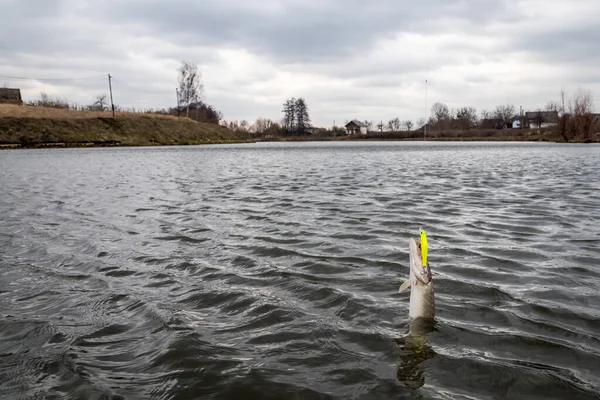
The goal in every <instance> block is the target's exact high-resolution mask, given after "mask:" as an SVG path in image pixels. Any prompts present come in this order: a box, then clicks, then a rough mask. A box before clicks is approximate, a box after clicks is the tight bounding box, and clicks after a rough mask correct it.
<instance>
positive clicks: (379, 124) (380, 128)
mask: <svg viewBox="0 0 600 400" xmlns="http://www.w3.org/2000/svg"><path fill="white" fill-rule="evenodd" d="M383 127H384V125H383V121H381V122H380V123H378V124H377V129H379V132H383Z"/></svg>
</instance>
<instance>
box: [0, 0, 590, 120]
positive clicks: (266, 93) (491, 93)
mask: <svg viewBox="0 0 600 400" xmlns="http://www.w3.org/2000/svg"><path fill="white" fill-rule="evenodd" d="M0 10H1V12H0V27H2V32H3V34H2V36H1V37H0V86H1V85H5V84H7V85H8V86H10V87H21V88H22V90H23V96H24V98H25V100H34V99H35V98H37V97H38V96H39V93H40V92H41V91H44V92H47V93H49V94H55V95H59V96H61V97H66V98H67V99H68V100H69V102H77V103H82V104H90V103H92V102H93V98H94V96H95V95H96V94H97V93H99V92H108V82H107V78H106V75H107V74H108V73H110V74H112V76H113V77H114V78H115V81H114V82H113V91H114V99H115V103H116V104H119V105H122V106H125V107H131V106H135V107H136V108H162V107H169V106H173V105H174V104H175V88H176V86H177V68H178V67H179V65H180V63H181V61H182V60H187V61H192V62H196V63H197V64H198V66H199V68H200V70H201V72H202V74H203V81H204V85H205V94H204V100H205V101H206V102H208V103H209V104H212V105H214V106H215V107H216V108H217V109H219V110H221V111H222V112H223V114H224V116H225V119H228V120H232V119H247V120H249V121H253V120H255V119H256V118H257V117H266V118H271V119H276V120H279V119H280V118H281V109H282V103H283V102H284V101H285V99H286V98H288V97H292V96H295V97H300V96H301V97H304V98H305V99H306V101H307V104H308V107H309V110H310V115H311V118H312V121H313V124H315V125H317V126H331V125H332V124H333V121H335V122H336V124H337V125H338V126H339V125H343V124H344V122H345V121H347V120H350V119H354V118H356V119H360V120H366V119H368V120H375V121H380V120H383V121H384V122H385V121H387V120H389V119H391V118H394V117H399V118H400V119H402V120H406V119H411V120H413V121H415V120H417V119H419V118H421V117H423V116H424V115H425V112H426V105H427V109H429V107H430V106H431V104H432V103H434V102H436V101H439V102H443V103H446V104H447V105H448V106H449V107H451V108H457V107H461V106H466V105H468V106H473V107H476V108H477V110H478V111H479V110H481V109H493V108H494V107H495V106H496V105H499V104H506V103H510V104H514V105H515V106H516V108H517V110H518V109H519V106H523V107H524V108H525V109H537V108H538V107H543V106H544V105H545V103H546V102H547V101H548V100H558V99H559V93H560V90H561V88H564V89H565V90H566V92H567V95H571V94H573V93H574V92H576V91H577V89H578V88H579V87H581V88H583V89H586V90H589V91H591V92H592V94H593V95H594V100H595V109H596V111H600V110H599V109H600V101H599V100H600V68H598V65H600V1H598V0H544V1H538V0H468V1H467V0H419V1H412V0H410V1H409V0H389V1H387V0H372V1H370V2H369V1H368V0H260V1H259V0H212V1H208V0H205V1H203V0H103V1H99V0H98V1H85V0H0ZM7 77H8V78H7ZM13 77H22V78H45V79H47V78H52V79H55V80H47V81H35V80H18V79H14V78H13ZM58 79H63V80H58ZM426 80H427V81H428V84H427V85H426V84H425V81H426ZM426 88H427V90H426ZM426 93H427V95H426Z"/></svg>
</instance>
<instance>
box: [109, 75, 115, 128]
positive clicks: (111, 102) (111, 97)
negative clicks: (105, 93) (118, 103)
mask: <svg viewBox="0 0 600 400" xmlns="http://www.w3.org/2000/svg"><path fill="white" fill-rule="evenodd" d="M111 78H112V77H111V76H110V74H108V90H109V91H110V107H111V108H112V114H113V118H114V117H115V104H114V103H113V96H112V84H111V82H110V79H111Z"/></svg>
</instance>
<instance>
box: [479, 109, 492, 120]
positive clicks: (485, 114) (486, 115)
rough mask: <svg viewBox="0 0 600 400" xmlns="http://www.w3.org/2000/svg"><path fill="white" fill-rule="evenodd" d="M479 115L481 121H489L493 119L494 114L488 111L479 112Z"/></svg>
mask: <svg viewBox="0 0 600 400" xmlns="http://www.w3.org/2000/svg"><path fill="white" fill-rule="evenodd" d="M479 115H481V119H482V120H484V119H491V118H493V117H494V114H493V113H492V112H491V111H488V110H481V112H480V113H479Z"/></svg>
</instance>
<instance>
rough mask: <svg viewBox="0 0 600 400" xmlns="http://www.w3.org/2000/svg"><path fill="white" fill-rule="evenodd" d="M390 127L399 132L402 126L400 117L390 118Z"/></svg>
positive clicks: (388, 124) (391, 129)
mask: <svg viewBox="0 0 600 400" xmlns="http://www.w3.org/2000/svg"><path fill="white" fill-rule="evenodd" d="M387 126H388V129H389V130H390V131H392V132H398V131H399V130H400V128H401V127H402V122H400V118H398V117H396V118H394V119H390V120H389V121H388V123H387Z"/></svg>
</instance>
